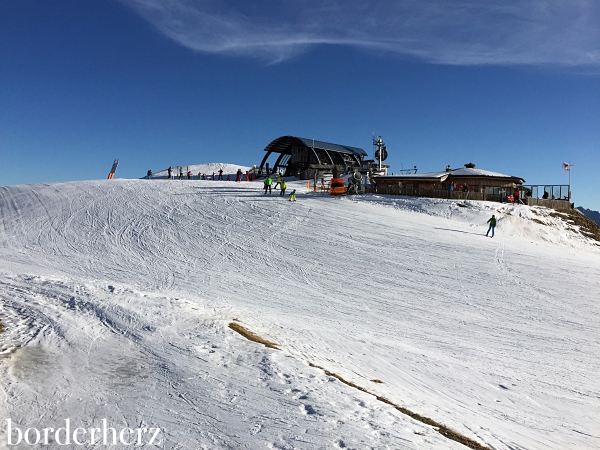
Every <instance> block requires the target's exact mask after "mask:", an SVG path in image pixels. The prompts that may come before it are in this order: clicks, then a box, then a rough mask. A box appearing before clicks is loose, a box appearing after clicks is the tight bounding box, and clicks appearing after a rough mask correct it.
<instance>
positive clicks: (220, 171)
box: [218, 167, 223, 181]
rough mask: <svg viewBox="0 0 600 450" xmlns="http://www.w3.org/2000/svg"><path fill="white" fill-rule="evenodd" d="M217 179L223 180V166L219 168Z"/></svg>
mask: <svg viewBox="0 0 600 450" xmlns="http://www.w3.org/2000/svg"><path fill="white" fill-rule="evenodd" d="M218 179H219V180H221V181H223V168H222V167H221V168H220V169H219V178H218Z"/></svg>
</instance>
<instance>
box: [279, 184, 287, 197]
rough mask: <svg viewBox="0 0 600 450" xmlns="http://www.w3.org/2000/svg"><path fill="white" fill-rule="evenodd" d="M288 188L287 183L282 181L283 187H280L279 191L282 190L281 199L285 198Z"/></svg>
mask: <svg viewBox="0 0 600 450" xmlns="http://www.w3.org/2000/svg"><path fill="white" fill-rule="evenodd" d="M286 188H287V183H286V182H285V181H283V180H281V185H280V186H279V189H281V192H280V193H279V196H280V197H284V196H285V189H286Z"/></svg>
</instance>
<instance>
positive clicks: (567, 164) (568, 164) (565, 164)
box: [563, 162, 573, 172]
mask: <svg viewBox="0 0 600 450" xmlns="http://www.w3.org/2000/svg"><path fill="white" fill-rule="evenodd" d="M572 165H573V164H570V163H565V162H564V163H563V170H566V171H567V172H570V171H571V169H570V167H571V166H572Z"/></svg>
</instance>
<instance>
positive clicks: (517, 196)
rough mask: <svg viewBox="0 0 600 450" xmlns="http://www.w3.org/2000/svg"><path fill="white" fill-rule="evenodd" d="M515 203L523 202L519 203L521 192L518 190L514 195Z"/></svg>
mask: <svg viewBox="0 0 600 450" xmlns="http://www.w3.org/2000/svg"><path fill="white" fill-rule="evenodd" d="M513 203H521V202H520V201H519V190H518V189H517V190H516V191H515V193H514V194H513Z"/></svg>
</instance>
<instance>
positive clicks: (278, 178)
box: [275, 174, 281, 189]
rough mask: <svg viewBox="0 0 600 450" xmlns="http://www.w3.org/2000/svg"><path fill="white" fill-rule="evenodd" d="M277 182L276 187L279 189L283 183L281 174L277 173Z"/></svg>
mask: <svg viewBox="0 0 600 450" xmlns="http://www.w3.org/2000/svg"><path fill="white" fill-rule="evenodd" d="M276 181H277V183H275V189H277V186H279V185H280V184H281V175H280V174H277V179H276Z"/></svg>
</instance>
